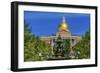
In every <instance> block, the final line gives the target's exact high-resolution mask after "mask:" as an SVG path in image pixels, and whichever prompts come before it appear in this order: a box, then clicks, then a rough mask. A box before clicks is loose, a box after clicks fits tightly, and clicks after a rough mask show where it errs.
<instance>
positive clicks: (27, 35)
mask: <svg viewBox="0 0 100 73" xmlns="http://www.w3.org/2000/svg"><path fill="white" fill-rule="evenodd" d="M50 49H51V46H50V45H48V44H46V43H45V42H43V41H41V40H40V38H39V37H37V36H35V35H34V34H33V33H32V32H31V29H30V27H29V26H28V24H26V22H25V24H24V61H39V60H47V59H48V55H49V53H50V52H51V51H50Z"/></svg>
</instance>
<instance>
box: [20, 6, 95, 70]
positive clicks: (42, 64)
mask: <svg viewBox="0 0 100 73" xmlns="http://www.w3.org/2000/svg"><path fill="white" fill-rule="evenodd" d="M18 8H19V9H18V11H19V12H18V14H19V15H18V17H19V18H18V21H19V22H18V26H19V27H18V28H19V29H18V33H19V34H18V35H19V36H18V38H19V39H18V40H19V42H18V45H19V46H18V68H35V67H50V66H65V65H66V66H71V65H84V64H95V36H94V35H95V31H94V30H95V11H94V10H92V9H77V8H60V7H46V6H45V7H43V6H25V5H19V7H18ZM24 10H27V11H45V12H47V11H48V12H63V13H66V12H69V13H70V12H73V13H89V14H90V15H91V17H90V18H91V19H90V22H91V27H90V29H91V47H92V48H91V58H90V59H82V60H60V61H36V62H24V38H23V37H24V19H23V17H24Z"/></svg>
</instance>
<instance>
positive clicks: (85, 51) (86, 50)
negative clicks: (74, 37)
mask: <svg viewBox="0 0 100 73" xmlns="http://www.w3.org/2000/svg"><path fill="white" fill-rule="evenodd" d="M73 48H74V51H75V52H76V53H77V58H80V59H83V58H86V59H87V58H90V32H86V33H85V35H84V36H83V37H82V40H81V41H80V42H79V43H77V44H76V45H75V46H74V47H73Z"/></svg>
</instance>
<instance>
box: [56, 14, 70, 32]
mask: <svg viewBox="0 0 100 73" xmlns="http://www.w3.org/2000/svg"><path fill="white" fill-rule="evenodd" d="M58 30H59V31H66V32H67V31H69V28H68V24H67V23H66V21H65V17H64V16H63V19H62V23H61V24H60V25H59V28H58Z"/></svg>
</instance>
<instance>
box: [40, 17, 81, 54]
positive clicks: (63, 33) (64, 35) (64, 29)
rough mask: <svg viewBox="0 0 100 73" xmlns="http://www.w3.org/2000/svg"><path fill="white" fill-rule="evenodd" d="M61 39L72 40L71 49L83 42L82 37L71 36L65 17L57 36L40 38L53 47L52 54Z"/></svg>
mask: <svg viewBox="0 0 100 73" xmlns="http://www.w3.org/2000/svg"><path fill="white" fill-rule="evenodd" d="M59 37H60V38H61V39H62V40H66V39H68V40H70V49H71V48H72V47H73V46H74V45H75V44H77V43H78V42H79V41H80V40H81V37H80V36H75V35H72V34H71V32H70V28H69V26H68V23H67V22H66V20H65V17H64V16H63V17H62V22H61V23H60V24H59V26H58V32H57V33H56V34H55V36H46V37H45V36H43V37H40V39H41V40H42V41H44V42H45V43H47V44H49V45H51V46H52V53H53V49H54V44H55V41H57V40H58V38H59Z"/></svg>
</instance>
